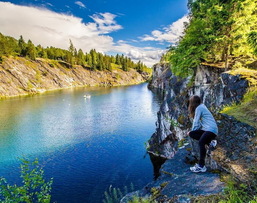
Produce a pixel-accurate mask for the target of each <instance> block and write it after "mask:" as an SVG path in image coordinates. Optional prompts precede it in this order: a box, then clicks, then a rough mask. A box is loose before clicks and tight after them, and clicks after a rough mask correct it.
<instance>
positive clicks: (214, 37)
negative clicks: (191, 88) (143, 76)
mask: <svg viewBox="0 0 257 203" xmlns="http://www.w3.org/2000/svg"><path fill="white" fill-rule="evenodd" d="M188 7H189V11H190V13H189V18H190V23H189V24H187V25H186V29H185V31H184V36H183V37H182V38H181V39H180V41H179V43H178V44H177V46H176V47H171V48H170V50H169V54H167V56H170V58H169V61H170V62H171V64H172V67H171V68H172V71H173V72H174V73H175V74H176V75H179V76H182V77H185V76H188V75H191V74H192V70H194V68H196V67H197V66H198V65H199V64H201V63H203V62H208V63H217V62H222V63H223V66H224V68H228V67H231V65H232V64H233V62H234V59H235V57H237V58H240V57H252V54H253V53H255V54H256V50H257V49H256V47H257V43H256V39H257V38H256V32H257V15H256V9H255V8H256V7H257V1H256V0H255V1H252V0H240V1H238V0H232V1H221V0H212V1H209V0H189V3H188Z"/></svg>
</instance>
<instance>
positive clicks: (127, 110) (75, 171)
mask: <svg viewBox="0 0 257 203" xmlns="http://www.w3.org/2000/svg"><path fill="white" fill-rule="evenodd" d="M85 94H90V95H91V98H90V99H85V98H84V97H83V96H84V95H85ZM159 106H160V98H159V97H158V96H157V95H156V94H153V93H152V92H151V91H150V90H148V89H147V84H141V85H136V86H127V87H113V88H103V87H102V88H100V87H98V88H77V89H68V90H62V91H54V92H48V93H45V94H42V95H35V96H33V97H21V98H13V99H7V100H1V101H0V112H1V113H0V176H3V177H5V178H6V179H7V180H8V182H9V183H18V184H19V182H20V178H19V170H20V169H19V165H20V161H19V159H18V158H21V157H29V158H30V159H34V158H35V157H38V158H39V161H40V164H41V165H42V166H43V168H44V170H45V176H46V179H50V178H51V177H53V178H54V183H53V189H52V200H53V201H57V202H58V203H66V202H67V203H71V202H78V203H79V202H82V203H83V202H85V203H98V202H99V203H100V202H102V200H103V198H104V195H103V194H104V191H106V190H107V189H108V188H109V186H110V185H112V186H113V187H119V188H123V187H124V186H128V185H130V184H131V183H133V185H134V187H135V189H139V188H142V187H143V186H144V185H145V184H146V183H148V182H149V181H151V180H152V179H153V167H152V165H151V161H150V159H149V157H148V155H147V156H145V155H146V149H145V143H146V141H147V140H148V139H149V138H150V136H151V134H152V133H153V132H154V131H155V121H156V113H157V111H158V109H159Z"/></svg>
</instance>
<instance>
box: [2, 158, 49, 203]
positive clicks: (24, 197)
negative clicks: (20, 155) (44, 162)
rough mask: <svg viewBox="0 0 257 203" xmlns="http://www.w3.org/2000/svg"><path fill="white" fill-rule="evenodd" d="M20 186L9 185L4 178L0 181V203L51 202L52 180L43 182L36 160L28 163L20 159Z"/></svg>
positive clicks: (41, 170) (42, 173) (42, 174)
mask: <svg viewBox="0 0 257 203" xmlns="http://www.w3.org/2000/svg"><path fill="white" fill-rule="evenodd" d="M21 178H22V183H23V185H22V186H17V185H9V184H8V183H7V181H6V180H5V178H1V179H0V200H1V202H5V203H9V202H14V203H15V202H17V203H18V202H26V203H36V202H37V203H48V202H50V200H51V195H50V192H51V186H52V183H53V180H52V179H51V180H50V181H49V182H46V181H45V180H44V171H43V169H42V168H41V167H40V166H39V163H38V160H37V159H36V160H35V161H33V162H29V161H28V160H27V159H22V164H21Z"/></svg>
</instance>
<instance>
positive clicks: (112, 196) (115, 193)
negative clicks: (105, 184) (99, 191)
mask: <svg viewBox="0 0 257 203" xmlns="http://www.w3.org/2000/svg"><path fill="white" fill-rule="evenodd" d="M130 191H134V185H133V184H132V183H131V184H130V188H129V189H128V187H127V186H125V187H124V189H123V191H121V190H120V189H119V188H114V187H112V185H111V186H110V187H109V189H108V191H105V192H104V197H105V198H104V199H103V203H119V202H120V200H121V199H122V198H123V197H124V196H125V195H126V194H128V193H129V192H130Z"/></svg>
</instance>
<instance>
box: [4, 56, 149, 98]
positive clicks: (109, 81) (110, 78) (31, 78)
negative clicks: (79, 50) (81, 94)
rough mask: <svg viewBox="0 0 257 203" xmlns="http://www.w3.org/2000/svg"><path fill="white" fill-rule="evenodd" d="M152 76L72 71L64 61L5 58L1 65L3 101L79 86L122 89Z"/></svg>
mask: <svg viewBox="0 0 257 203" xmlns="http://www.w3.org/2000/svg"><path fill="white" fill-rule="evenodd" d="M148 77H149V75H147V74H139V73H138V72H137V71H135V70H134V69H130V70H129V71H127V72H125V71H122V70H120V69H118V68H116V69H114V70H113V71H112V72H110V71H91V70H90V69H89V68H84V67H82V66H74V67H73V68H70V67H69V64H67V63H65V62H62V61H53V60H45V59H37V60H36V61H31V60H29V59H25V58H21V57H9V58H4V61H3V63H2V64H0V97H9V96H18V95H27V94H34V93H40V92H44V91H47V90H54V89H61V88H70V87H78V86H118V85H131V84H138V83H142V82H144V81H146V80H147V79H148Z"/></svg>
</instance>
